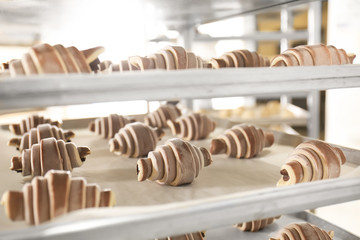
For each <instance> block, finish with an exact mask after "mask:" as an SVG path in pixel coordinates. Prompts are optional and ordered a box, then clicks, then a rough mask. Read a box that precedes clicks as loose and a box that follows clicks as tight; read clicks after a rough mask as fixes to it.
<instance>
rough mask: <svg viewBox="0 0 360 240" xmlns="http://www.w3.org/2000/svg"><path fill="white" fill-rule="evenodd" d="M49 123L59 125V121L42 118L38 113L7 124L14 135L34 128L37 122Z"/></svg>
mask: <svg viewBox="0 0 360 240" xmlns="http://www.w3.org/2000/svg"><path fill="white" fill-rule="evenodd" d="M43 123H49V124H50V125H54V126H57V127H61V123H60V122H58V121H53V120H51V119H49V118H44V117H43V116H39V115H31V116H29V117H27V118H25V119H22V120H21V122H20V123H14V124H10V125H9V130H10V131H11V132H12V133H14V134H16V135H23V134H24V133H26V132H28V131H29V130H30V129H32V128H36V127H37V126H38V125H39V124H43Z"/></svg>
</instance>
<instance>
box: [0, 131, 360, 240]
mask: <svg viewBox="0 0 360 240" xmlns="http://www.w3.org/2000/svg"><path fill="white" fill-rule="evenodd" d="M274 134H275V139H276V141H277V143H278V144H285V145H289V146H293V145H294V146H295V145H297V144H299V143H300V142H302V141H304V140H306V139H307V138H303V137H301V136H296V135H288V134H285V133H281V132H275V133H274ZM341 149H342V150H343V151H344V153H345V155H346V156H347V158H348V160H349V162H350V163H352V164H355V165H359V164H360V161H359V158H358V157H357V156H358V154H359V151H358V150H354V149H349V148H344V147H341ZM359 184H360V179H359V178H357V177H355V178H351V177H349V178H347V177H345V176H344V177H343V178H338V179H328V180H323V181H316V182H310V183H302V184H296V185H292V186H284V187H279V188H276V187H274V188H267V189H262V190H256V191H251V192H250V191H249V192H242V193H234V194H228V195H222V196H216V197H208V198H204V199H199V200H191V201H186V202H175V203H170V204H162V205H155V206H153V205H152V206H141V207H139V206H138V207H114V208H110V209H109V208H102V209H86V210H84V211H78V212H74V213H71V214H68V215H65V216H63V217H60V218H58V219H55V220H54V221H53V222H51V223H47V224H42V225H40V226H37V227H31V228H25V229H18V230H16V231H3V232H0V238H2V239H12V240H15V239H68V238H70V239H99V238H101V237H104V236H106V239H151V238H155V237H159V236H168V235H177V234H184V233H188V232H194V231H199V229H214V228H220V227H225V226H231V225H232V224H234V223H237V222H246V221H251V220H254V219H262V218H267V217H273V216H278V215H282V214H289V213H295V212H299V211H303V210H306V209H313V208H317V207H320V206H327V205H332V204H337V203H342V202H347V201H352V200H358V199H359V198H360V188H359ZM324 196H326V197H324Z"/></svg>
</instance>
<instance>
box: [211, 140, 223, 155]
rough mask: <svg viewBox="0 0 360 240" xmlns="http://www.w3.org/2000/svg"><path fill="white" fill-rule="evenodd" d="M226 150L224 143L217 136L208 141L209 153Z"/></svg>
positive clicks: (218, 152)
mask: <svg viewBox="0 0 360 240" xmlns="http://www.w3.org/2000/svg"><path fill="white" fill-rule="evenodd" d="M225 150H226V144H225V143H224V142H223V141H222V140H221V139H218V138H215V139H212V140H211V143H210V153H211V154H213V155H216V154H220V153H224V152H225Z"/></svg>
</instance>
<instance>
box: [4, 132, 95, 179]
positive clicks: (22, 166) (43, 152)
mask: <svg viewBox="0 0 360 240" xmlns="http://www.w3.org/2000/svg"><path fill="white" fill-rule="evenodd" d="M89 154H90V149H89V148H88V147H76V145H75V144H74V143H72V142H67V143H65V142H64V141H63V140H56V139H55V138H45V139H42V140H41V141H40V143H37V144H34V145H32V147H31V149H25V150H24V151H23V152H22V155H21V157H17V156H15V157H13V158H12V159H11V167H10V170H14V171H17V172H22V175H23V176H27V175H32V176H44V175H45V173H46V172H48V171H49V170H51V169H55V170H70V171H71V170H72V169H73V168H76V167H80V166H81V165H82V164H83V162H84V161H85V157H86V156H87V155H89Z"/></svg>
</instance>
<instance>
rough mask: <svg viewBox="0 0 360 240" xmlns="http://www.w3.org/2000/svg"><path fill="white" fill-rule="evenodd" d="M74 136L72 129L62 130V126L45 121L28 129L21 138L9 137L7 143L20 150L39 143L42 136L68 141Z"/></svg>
mask: <svg viewBox="0 0 360 240" xmlns="http://www.w3.org/2000/svg"><path fill="white" fill-rule="evenodd" d="M74 136H75V134H74V133H73V132H72V131H64V130H63V129H62V128H58V127H57V126H54V125H50V124H48V123H45V124H40V125H38V126H37V127H36V128H32V129H30V131H28V132H27V133H25V134H24V135H23V136H22V137H21V138H12V139H10V141H9V142H8V145H9V146H15V147H17V148H18V150H19V151H20V152H22V151H23V150H24V149H29V148H30V147H31V146H32V145H33V144H35V143H39V142H40V140H41V139H44V138H49V137H54V138H55V139H56V140H58V139H62V140H64V141H66V142H68V141H70V139H71V138H73V137H74Z"/></svg>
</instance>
